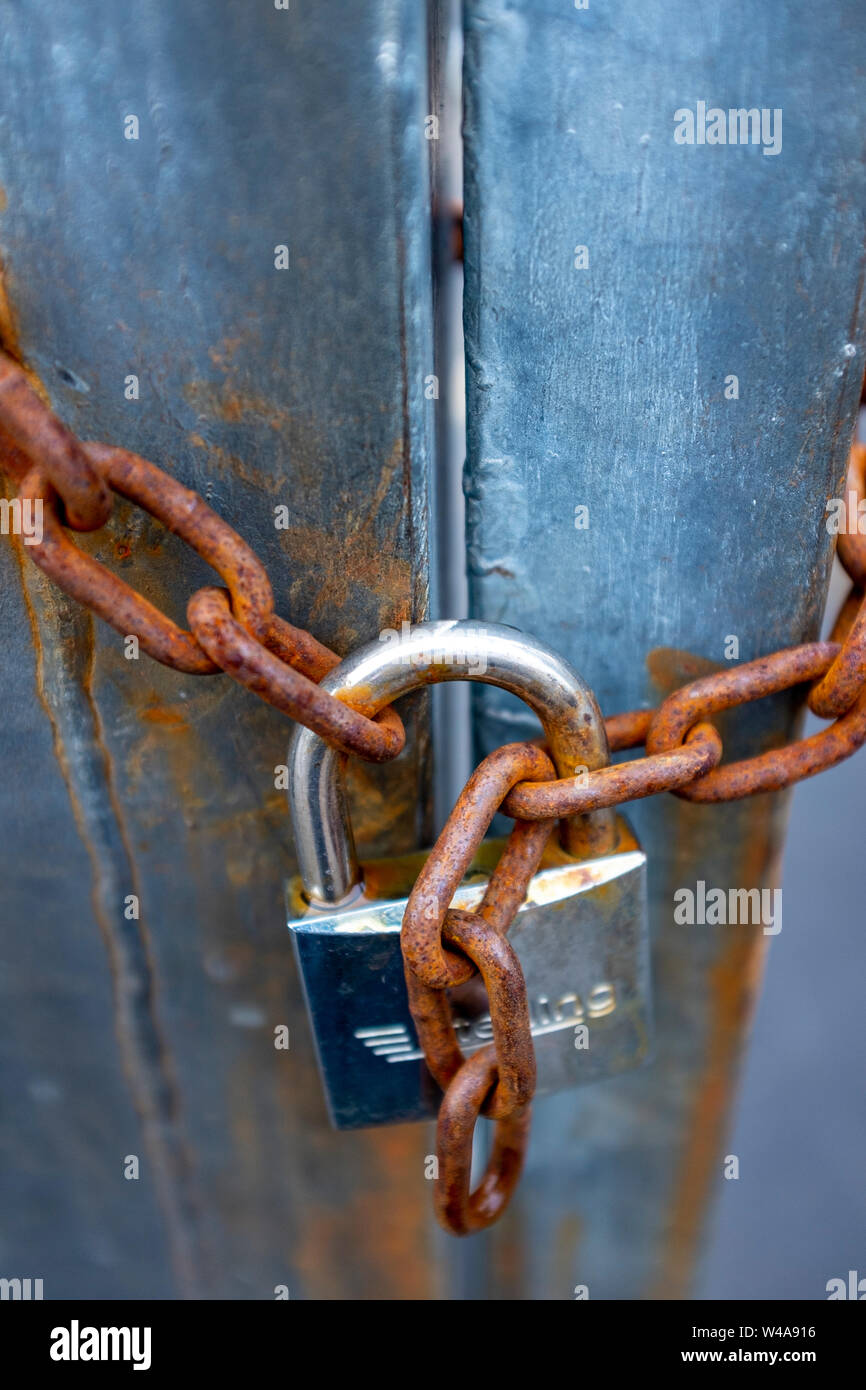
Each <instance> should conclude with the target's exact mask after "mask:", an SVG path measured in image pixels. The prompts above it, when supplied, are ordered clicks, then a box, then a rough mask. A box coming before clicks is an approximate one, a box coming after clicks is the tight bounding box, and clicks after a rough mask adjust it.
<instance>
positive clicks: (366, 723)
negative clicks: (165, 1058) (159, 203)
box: [0, 351, 866, 1235]
mask: <svg viewBox="0 0 866 1390" xmlns="http://www.w3.org/2000/svg"><path fill="white" fill-rule="evenodd" d="M0 467H2V469H3V471H4V472H5V473H6V474H7V476H8V477H9V478H10V479H11V480H12V482H13V483H15V484H16V485H17V487H18V495H19V497H20V498H21V500H22V501H25V500H29V501H30V502H31V503H35V502H37V501H38V502H40V503H41V505H42V514H43V534H42V538H41V540H40V541H38V542H37V543H35V544H29V543H28V545H27V547H26V549H27V552H28V554H29V555H30V558H31V559H32V560H34V561H35V563H36V564H37V565H39V567H40V568H41V569H42V570H44V571H45V573H46V574H47V575H49V577H50V578H51V579H52V580H53V581H54V583H55V584H57V585H58V587H59V588H61V589H63V590H64V591H65V592H66V593H68V594H70V595H71V596H72V597H73V598H75V599H77V600H78V601H79V602H81V603H83V604H84V605H85V606H86V607H87V608H89V609H90V610H91V611H92V612H94V613H96V614H98V615H99V617H101V618H103V619H104V620H105V621H106V622H107V623H109V624H110V625H111V626H112V627H113V628H115V629H116V631H118V632H119V633H121V634H122V635H123V636H129V635H135V636H136V637H137V638H138V640H139V644H140V646H141V648H142V649H143V650H144V651H146V652H147V653H148V654H149V655H150V656H152V657H154V658H155V660H157V661H160V662H162V663H163V664H164V665H166V666H171V667H173V668H174V669H176V670H178V671H184V672H187V673H189V674H193V675H209V674H213V673H214V672H217V671H224V672H225V673H226V674H227V675H229V676H231V677H232V678H233V679H234V680H236V681H238V682H240V684H242V685H245V686H246V687H247V689H249V690H252V691H253V692H254V693H255V694H256V695H258V696H259V697H260V698H261V699H263V700H265V701H267V703H268V704H271V705H274V706H275V707H276V708H277V709H279V710H282V712H283V713H284V714H287V715H289V717H290V718H292V719H295V720H297V721H298V722H299V723H301V724H305V725H306V726H307V727H308V728H310V729H313V730H314V731H315V732H316V733H317V734H319V735H320V736H321V737H322V738H324V739H326V740H327V741H328V742H329V743H330V744H332V745H333V746H334V747H336V748H338V749H340V750H341V751H342V752H343V753H347V754H356V755H357V756H359V757H361V758H365V759H368V760H370V761H373V762H385V761H387V760H389V759H391V758H394V757H396V756H397V754H398V753H400V752H401V750H402V748H403V746H404V743H405V732H404V729H403V725H402V722H401V720H400V718H399V716H398V715H397V713H396V711H394V710H392V709H385V710H383V711H382V712H381V713H380V714H378V715H377V716H376V717H375V718H374V719H369V718H367V717H366V715H365V714H364V713H363V712H362V711H360V710H357V709H354V708H352V707H351V706H350V705H348V704H346V703H345V702H343V701H342V700H340V699H338V698H336V697H335V696H332V695H329V694H328V693H327V692H326V691H324V690H322V689H321V687H320V686H319V684H318V682H319V681H320V680H321V679H322V677H323V676H324V675H325V674H326V673H327V672H328V671H330V670H331V669H333V667H334V666H336V665H337V664H338V663H339V660H340V658H339V657H338V656H337V655H336V654H335V653H334V652H332V651H330V650H329V648H327V647H325V646H323V645H322V644H321V643H320V642H318V641H317V640H316V638H315V637H313V636H312V634H311V633H308V632H305V631H304V630H303V629H301V628H296V627H293V626H292V624H291V623H288V622H286V621H285V620H284V619H282V618H280V617H278V616H277V615H276V614H275V613H274V611H273V607H274V604H273V593H272V590H271V585H270V581H269V579H268V576H267V573H266V572H265V569H264V567H263V566H262V564H261V562H260V561H259V559H258V558H257V556H256V555H255V554H254V553H253V552H252V550H250V548H249V547H248V546H247V545H246V544H245V542H244V541H243V540H242V539H241V537H240V536H239V535H238V534H237V532H235V531H234V530H232V528H231V527H230V526H228V525H227V524H226V523H225V522H224V521H223V520H222V519H221V518H220V517H219V516H217V514H216V513H215V512H213V511H212V510H211V508H210V507H209V506H208V505H207V503H206V502H204V501H203V499H202V498H201V497H199V495H198V494H197V493H196V492H192V491H190V490H189V489H188V488H185V487H183V486H182V485H181V484H180V483H178V482H176V481H175V480H174V479H173V478H171V477H170V476H169V475H168V474H167V473H165V472H164V471H163V470H162V469H161V468H158V467H156V465H155V464H152V463H149V462H148V461H147V460H146V459H143V458H140V457H139V456H138V455H137V454H132V453H129V452H128V451H127V450H125V449H121V448H115V447H112V446H109V445H106V444H97V443H84V442H82V441H80V440H78V439H77V438H76V437H75V435H74V434H72V432H71V431H70V430H69V429H68V428H67V427H66V426H65V425H64V424H63V423H62V422H61V421H60V420H59V419H58V418H57V417H56V416H55V415H54V413H53V412H52V411H51V410H50V409H49V408H48V406H47V405H45V403H44V402H43V401H42V399H41V397H40V396H39V395H38V394H37V392H36V390H35V389H34V388H33V386H31V384H30V381H29V379H28V377H27V374H26V373H25V371H24V370H23V368H22V367H21V366H20V365H19V364H18V363H17V362H16V361H15V360H14V359H13V358H11V357H10V356H8V355H7V354H6V353H4V352H2V351H0ZM848 489H849V499H850V500H851V501H852V502H853V507H854V515H855V517H856V516H858V515H859V510H860V503H861V502H863V501H864V500H866V447H864V446H862V445H854V447H853V448H852V451H851V458H850V464H849V471H848ZM115 493H117V494H120V495H121V496H123V497H125V498H127V499H128V500H129V501H131V502H132V503H134V504H135V505H136V506H138V507H141V508H142V509H143V510H144V511H147V512H149V513H150V514H151V515H152V516H155V517H157V518H158V520H160V521H161V522H162V523H163V525H164V526H166V527H167V529H168V530H169V531H171V532H173V533H174V534H175V535H177V536H180V537H181V538H182V539H183V540H185V541H186V542H187V544H188V545H190V546H191V547H192V548H193V549H194V550H195V551H196V552H197V553H198V554H199V555H200V556H201V557H202V558H203V559H204V560H206V561H207V562H208V564H210V565H211V566H212V567H213V568H214V569H215V570H216V571H217V573H218V574H219V575H220V577H221V578H222V580H223V581H224V583H225V585H226V588H224V589H221V588H206V589H199V590H198V591H197V592H196V593H194V594H193V595H192V597H191V598H190V600H189V603H188V605H187V619H188V621H189V630H188V631H187V630H185V629H183V628H180V627H178V626H177V625H176V624H175V623H173V622H172V621H171V620H170V619H169V618H168V617H166V615H165V614H164V613H161V612H160V611H159V609H157V608H156V607H154V605H153V604H151V603H150V602H148V600H147V599H145V598H144V597H143V595H141V594H139V593H137V592H136V591H135V590H134V589H132V588H130V586H129V585H128V584H125V583H124V582H123V580H121V579H119V578H118V577H117V576H116V575H114V574H112V573H111V572H110V571H109V570H107V569H106V568H105V567H104V566H103V565H102V564H100V563H99V562H98V561H97V560H95V559H94V558H93V557H92V556H90V555H87V554H86V553H85V552H83V551H81V550H79V548H78V547H77V546H76V545H75V544H74V543H73V541H72V539H71V537H70V534H69V531H70V529H71V530H72V531H93V530H96V529H98V528H99V527H100V526H102V525H104V523H105V522H106V521H107V519H108V517H109V514H110V512H111V507H112V501H113V494H115ZM837 553H838V555H839V558H840V560H841V561H842V564H843V565H844V566H845V569H846V570H847V572H848V574H849V576H850V577H851V579H852V581H853V586H852V589H851V592H850V593H849V595H848V598H847V599H846V601H845V604H844V606H843V608H842V610H841V612H840V614H839V616H838V618H837V620H836V623H835V626H834V628H833V631H832V633H831V637H830V641H828V642H809V643H805V644H803V645H801V646H797V647H789V648H786V649H784V650H782V651H778V652H774V653H772V654H771V655H769V656H763V657H759V658H758V659H757V660H755V661H749V662H745V663H744V664H743V665H741V666H737V667H735V668H733V669H731V670H728V671H721V672H718V673H716V674H714V675H709V676H703V677H701V679H699V680H696V681H692V682H691V683H690V684H689V685H686V686H684V687H683V688H682V689H680V690H677V691H675V692H674V693H673V694H672V695H670V696H668V698H667V699H666V700H665V701H664V702H663V704H661V705H660V706H659V708H658V709H656V710H630V711H628V712H626V713H623V714H617V715H613V716H611V717H609V718H607V719H606V720H605V728H606V731H607V736H608V740H609V743H610V747H611V751H612V752H618V751H623V750H626V749H632V748H639V747H642V746H645V747H646V753H647V756H646V757H641V758H635V759H632V760H630V761H629V762H624V763H618V764H616V765H615V766H609V767H604V768H601V769H599V770H597V771H595V772H589V773H583V774H581V775H580V776H579V777H570V778H557V776H556V772H555V770H554V767H553V764H552V763H551V761H550V759H549V758H548V757H547V754H546V753H545V752H544V750H543V749H542V748H540V747H538V746H536V745H535V744H532V743H512V744H507V745H505V746H504V747H502V748H498V749H497V750H496V751H495V752H494V753H491V754H490V755H489V756H488V757H487V758H485V759H484V761H483V762H482V763H481V764H480V765H479V766H478V768H476V770H475V772H474V773H473V774H472V776H471V777H470V779H469V781H468V782H467V784H466V787H465V788H464V790H463V792H462V793H461V796H460V798H459V800H458V802H457V804H456V806H455V808H454V810H453V812H452V813H451V816H450V817H449V819H448V822H447V824H446V825H445V828H444V829H443V831H442V833H441V835H440V836H439V839H438V840H437V842H436V845H435V847H434V849H433V851H432V853H431V854H430V856H429V858H428V859H427V861H426V863H425V866H424V869H423V870H422V873H421V874H420V876H419V878H418V881H417V883H416V885H415V888H414V889H413V892H412V894H411V896H410V899H409V903H408V906H407V908H406V912H405V916H404V924H403V933H402V943H403V953H404V962H405V971H406V983H407V989H408V993H409V1000H410V1006H411V1010H412V1015H413V1018H414V1020H415V1025H416V1028H417V1031H418V1037H419V1040H420V1043H421V1047H422V1049H423V1051H424V1054H425V1057H426V1059H427V1064H428V1066H429V1068H430V1071H431V1072H432V1074H433V1076H434V1077H435V1078H436V1080H437V1081H438V1082H439V1084H440V1086H441V1087H442V1089H443V1091H444V1093H445V1094H444V1098H443V1101H442V1105H441V1107H440V1111H439V1120H438V1129H437V1147H438V1156H439V1182H438V1183H437V1184H436V1211H437V1215H438V1218H439V1220H440V1222H441V1223H442V1225H443V1226H445V1228H446V1229H447V1230H449V1231H451V1232H453V1233H454V1234H456V1235H464V1234H467V1233H469V1232H471V1231H477V1230H480V1229H482V1228H483V1227H485V1226H489V1225H491V1224H492V1222H494V1221H495V1220H497V1219H498V1217H499V1216H500V1215H501V1214H502V1212H503V1211H504V1209H505V1207H506V1205H507V1203H508V1200H509V1197H510V1195H511V1193H512V1191H513V1190H514V1187H515V1184H516V1183H517V1180H518V1178H519V1176H520V1171H521V1168H522V1165H523V1158H524V1154H525V1150H526V1145H527V1142H528V1137H529V1113H530V1111H529V1102H530V1100H531V1098H532V1094H533V1091H534V1087H535V1055H534V1050H533V1044H532V1038H531V1034H530V1021H529V1010H528V1006H527V999H526V986H525V983H524V980H523V973H522V971H521V968H520V964H519V962H518V960H517V957H516V955H515V954H514V951H513V950H512V948H511V947H510V946H509V944H508V941H507V932H508V929H509V927H510V925H511V923H512V921H513V919H514V916H515V914H516V913H517V911H518V909H519V907H520V905H521V903H522V902H523V900H524V898H525V896H526V891H527V887H528V885H529V881H530V879H531V878H532V876H533V874H534V873H535V871H536V868H537V867H538V864H539V862H540V860H541V856H542V854H543V852H544V848H545V845H546V843H547V840H548V838H549V836H550V834H551V832H552V830H553V828H554V826H555V824H556V822H557V820H559V819H560V818H562V817H565V816H571V815H575V814H577V813H580V812H587V811H593V810H599V809H601V808H603V807H611V806H619V805H621V804H622V803H623V802H626V801H634V800H637V799H639V798H641V797H645V796H654V795H655V794H656V793H658V792H663V791H671V792H674V793H675V795H677V796H681V797H684V798H686V799H687V800H689V801H704V802H718V801H732V800H736V799H738V798H740V797H745V796H752V795H754V794H755V793H757V792H768V791H779V790H781V789H782V788H783V787H787V786H790V785H791V784H792V783H794V782H798V781H800V780H802V779H803V778H805V777H812V776H814V775H815V773H817V772H821V771H823V770H824V769H825V768H829V767H833V766H834V765H835V764H836V763H838V762H841V761H842V760H843V759H844V758H847V757H850V755H851V754H852V753H854V752H856V750H857V749H858V748H859V747H860V746H861V745H862V744H863V743H864V742H866V602H864V592H866V535H860V534H859V532H858V531H857V527H856V523H855V526H854V527H853V528H850V527H849V529H848V531H847V533H841V534H840V535H839V543H838V550H837ZM805 682H812V686H811V690H810V692H809V695H808V705H809V707H810V709H811V710H812V711H813V712H814V713H815V714H817V715H819V716H820V717H821V718H824V719H832V720H833V723H832V724H830V725H829V727H828V728H826V729H824V730H822V731H820V732H819V733H816V734H813V735H812V736H811V737H809V738H805V739H800V740H798V741H797V742H795V743H792V744H789V745H787V746H786V747H782V748H774V749H771V750H769V751H768V752H764V753H760V754H758V755H757V756H755V757H752V758H746V759H743V760H741V761H739V762H734V763H728V764H725V765H724V766H719V764H720V762H721V757H722V740H721V737H720V735H719V733H718V731H717V729H716V728H715V727H714V725H713V724H711V723H710V722H709V719H710V717H711V716H712V715H714V714H719V713H721V712H722V711H723V710H728V709H733V708H735V707H736V706H738V705H743V704H747V703H750V702H751V701H753V700H760V699H763V698H764V697H765V696H767V695H773V694H776V693H778V692H779V691H782V690H788V689H790V688H791V687H792V686H795V685H800V684H803V683H805ZM497 811H503V812H504V813H505V814H506V815H509V816H511V817H513V818H514V822H515V823H514V828H513V829H512V831H511V834H510V836H509V838H508V840H507V842H506V846H505V849H504V851H503V853H502V855H501V857H500V860H499V863H498V864H497V866H496V869H495V870H494V872H493V875H492V877H491V878H490V880H489V882H488V884H487V887H486V890H485V893H484V897H483V899H482V902H481V904H480V906H479V907H478V909H477V911H475V912H471V913H468V912H462V911H458V910H456V909H453V908H451V907H450V903H451V901H452V898H453V896H454V893H455V891H456V889H457V887H458V885H459V883H460V881H461V880H462V878H463V877H464V875H465V873H466V871H467V869H468V867H469V864H470V862H471V860H472V858H473V855H474V854H475V851H476V849H477V848H478V846H479V844H480V843H481V841H482V839H483V838H484V835H485V833H486V831H487V828H488V826H489V825H490V822H491V821H492V819H493V817H494V815H495V814H496V813H497ZM472 978H475V979H476V980H477V979H480V981H481V982H483V985H484V987H485V988H486V991H487V996H488V999H489V1006H490V1018H491V1027H492V1033H493V1041H492V1042H491V1043H489V1044H487V1045H486V1046H485V1047H483V1048H482V1049H481V1050H480V1051H479V1052H476V1053H474V1054H473V1055H472V1056H471V1057H469V1058H465V1057H464V1056H463V1054H462V1052H461V1049H460V1046H459V1043H458V1041H457V1037H456V1034H455V1031H454V1027H453V1024H452V1021H451V1011H450V1007H449V1004H448V995H447V991H448V990H449V989H451V988H455V987H457V986H460V985H465V984H467V982H468V981H469V980H470V979H472ZM479 1114H484V1115H487V1116H489V1117H490V1118H491V1119H492V1120H494V1121H495V1133H494V1142H493V1147H492V1151H491V1156H490V1159H489V1162H488V1165H487V1169H486V1171H485V1173H484V1176H483V1177H482V1179H481V1181H480V1183H479V1184H478V1186H477V1188H476V1189H475V1191H474V1192H473V1191H470V1184H469V1173H470V1166H471V1158H472V1137H473V1133H474V1128H475V1122H476V1120H477V1118H478V1116H479Z"/></svg>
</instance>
